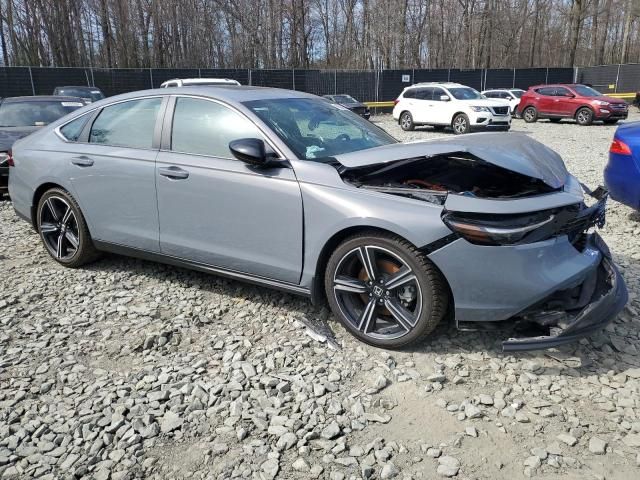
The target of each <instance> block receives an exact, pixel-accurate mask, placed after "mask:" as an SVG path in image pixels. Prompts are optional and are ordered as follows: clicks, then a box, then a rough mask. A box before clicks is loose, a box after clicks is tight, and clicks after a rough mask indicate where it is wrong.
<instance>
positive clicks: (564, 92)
mask: <svg viewBox="0 0 640 480" xmlns="http://www.w3.org/2000/svg"><path fill="white" fill-rule="evenodd" d="M555 95H556V97H568V96H569V95H571V92H570V91H569V90H568V89H566V88H563V87H558V88H556V92H555Z"/></svg>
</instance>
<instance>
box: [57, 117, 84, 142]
mask: <svg viewBox="0 0 640 480" xmlns="http://www.w3.org/2000/svg"><path fill="white" fill-rule="evenodd" d="M89 117H90V115H82V116H81V117H78V118H76V119H75V120H72V121H71V122H69V123H67V124H66V125H64V126H63V127H61V128H60V133H61V134H62V136H63V137H64V138H66V139H67V140H69V141H70V142H77V141H78V138H80V134H81V133H82V129H83V128H84V125H85V124H86V123H87V120H88V118H89Z"/></svg>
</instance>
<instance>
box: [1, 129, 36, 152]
mask: <svg viewBox="0 0 640 480" xmlns="http://www.w3.org/2000/svg"><path fill="white" fill-rule="evenodd" d="M39 128H41V127H2V128H0V152H6V151H7V150H9V149H10V148H11V147H12V146H13V143H14V142H15V141H16V140H20V139H21V138H23V137H26V136H27V135H29V134H30V133H32V132H34V131H36V130H38V129H39Z"/></svg>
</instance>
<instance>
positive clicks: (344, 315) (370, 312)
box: [324, 232, 448, 348]
mask: <svg viewBox="0 0 640 480" xmlns="http://www.w3.org/2000/svg"><path fill="white" fill-rule="evenodd" d="M324 283H325V292H326V296H327V299H328V301H329V306H330V307H331V310H332V311H333V314H334V315H335V316H336V317H337V318H338V319H339V320H340V322H341V323H342V324H343V325H344V327H345V328H346V329H347V330H348V331H349V332H350V333H351V334H352V335H353V336H355V337H356V338H358V339H359V340H362V341H363V342H365V343H368V344H370V345H373V346H375V347H380V348H400V347H404V346H405V345H408V344H410V343H414V342H417V341H419V340H421V339H423V338H424V337H426V336H427V335H429V333H431V332H432V331H433V330H434V329H435V328H436V326H437V325H438V323H439V322H440V320H442V318H443V317H444V314H445V312H446V309H447V303H448V293H447V288H446V286H445V281H444V279H443V277H442V275H441V274H440V272H438V270H437V269H436V268H435V266H434V265H433V264H432V263H431V262H430V261H429V260H428V259H427V258H426V257H425V256H424V255H422V254H421V253H420V252H419V250H418V249H417V248H416V247H414V246H413V245H412V244H411V243H409V242H408V241H406V240H404V239H402V238H400V237H397V236H395V235H391V234H383V233H377V232H375V233H369V234H367V233H363V234H358V235H355V236H353V237H350V238H348V239H347V240H345V241H344V242H343V243H341V244H340V245H339V246H338V247H337V248H336V249H335V251H334V252H333V254H332V255H331V257H330V258H329V261H328V263H327V267H326V270H325V282H324Z"/></svg>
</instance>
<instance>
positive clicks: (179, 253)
mask: <svg viewBox="0 0 640 480" xmlns="http://www.w3.org/2000/svg"><path fill="white" fill-rule="evenodd" d="M11 165H12V167H11V168H10V178H9V189H10V193H11V198H12V201H13V205H14V207H15V210H16V211H17V213H18V214H19V215H20V216H21V217H23V218H24V219H26V220H27V221H29V222H30V223H32V224H33V226H34V228H36V229H37V231H38V232H39V234H40V236H41V238H42V243H43V245H44V248H45V249H46V250H47V252H48V253H49V254H50V255H51V257H52V258H53V259H54V260H56V261H57V262H59V263H60V264H62V265H64V266H67V267H79V266H80V265H83V264H85V263H87V262H89V261H92V260H94V259H96V258H97V257H98V256H99V252H102V251H109V252H117V253H121V254H125V255H131V256H136V257H141V258H147V259H154V260H157V261H161V262H165V263H168V264H172V265H179V266H185V267H189V268H194V269H197V270H201V271H204V272H210V273H213V274H218V275H226V276H229V277H232V278H235V279H239V280H245V281H250V282H255V283H258V284H261V285H265V286H270V287H275V288H279V289H282V290H286V291H288V292H293V293H297V294H302V295H306V296H309V297H311V299H312V301H314V302H322V301H325V300H326V301H328V303H329V305H330V307H331V309H332V310H333V312H334V314H335V315H336V317H338V318H339V319H340V321H341V322H342V323H343V324H344V326H345V327H346V328H347V329H348V330H349V331H350V332H351V333H352V334H353V335H355V336H356V337H358V338H359V339H361V340H362V341H365V342H367V343H370V344H372V345H376V346H379V347H385V348H398V347H402V346H404V345H407V344H409V343H411V342H415V341H418V340H420V339H422V338H424V337H425V336H427V335H428V334H430V333H431V332H432V331H433V330H434V329H435V328H436V326H437V325H438V324H439V323H440V322H441V321H442V320H443V319H445V318H447V319H449V318H451V319H453V320H454V321H455V324H456V326H457V327H458V328H464V329H480V328H488V327H496V326H500V327H505V326H506V327H517V329H515V330H513V329H512V331H518V332H532V333H526V334H525V336H522V334H521V333H519V334H518V335H516V334H513V336H511V337H510V338H508V339H507V340H506V341H505V342H504V343H503V347H504V348H505V349H506V350H518V349H532V348H547V347H551V346H556V345H559V344H561V343H566V342H570V341H574V340H575V339H577V338H579V337H581V336H585V335H588V334H590V333H592V332H593V331H595V330H597V329H599V328H602V327H603V326H604V325H605V324H606V323H607V322H608V321H610V320H611V319H612V318H613V317H614V316H615V315H616V314H617V313H618V312H619V311H620V310H621V309H622V308H623V306H624V305H625V303H626V301H627V292H626V287H625V285H624V282H623V280H622V278H621V276H620V274H619V273H618V271H617V269H616V267H615V265H614V263H613V262H612V260H611V255H610V254H609V251H608V249H607V247H606V245H605V244H604V242H603V241H602V240H601V239H600V237H599V236H598V234H597V233H594V232H593V228H594V227H596V226H602V225H603V223H604V215H605V202H606V197H607V193H606V192H605V191H602V190H598V191H596V192H588V193H589V195H586V197H585V195H584V193H583V189H582V187H581V185H580V183H579V182H578V181H577V180H576V179H575V178H574V177H573V176H571V175H570V174H569V173H568V172H567V170H566V169H565V166H564V164H563V162H562V159H561V158H560V157H559V156H558V155H557V154H556V153H555V152H553V151H551V150H549V149H548V148H546V147H545V146H544V145H542V144H540V143H537V142H535V141H533V140H531V139H529V138H528V137H526V136H524V135H519V134H514V133H510V134H501V133H486V134H476V135H468V136H466V137H464V138H459V137H455V138H454V137H450V138H447V139H442V140H433V141H424V142H415V143H410V144H401V143H398V142H397V141H396V140H395V139H393V138H392V137H391V136H389V135H388V134H387V133H385V132H384V131H383V130H381V129H379V128H378V127H376V126H375V125H374V124H372V123H370V122H367V121H366V120H363V119H362V118H360V117H359V116H357V115H355V114H354V113H352V112H350V111H348V110H346V109H344V108H342V107H340V106H336V105H333V104H330V103H328V102H326V101H325V100H322V99H320V98H318V97H315V96H313V95H308V94H304V93H299V92H292V91H287V90H277V89H266V88H255V87H224V86H219V87H199V88H190V87H183V88H167V89H161V90H148V91H141V92H134V93H130V94H126V95H121V96H118V97H111V98H109V99H106V100H102V101H99V102H96V103H93V104H91V105H88V106H86V107H84V108H83V109H80V110H77V111H76V112H74V113H73V114H71V115H69V116H67V117H65V118H63V119H62V120H60V121H57V122H55V123H53V124H52V125H50V126H47V127H45V128H43V129H41V130H40V131H38V132H36V133H34V134H32V135H31V136H29V137H28V138H25V139H22V140H19V141H18V142H16V144H15V145H14V148H13V158H12V162H11ZM585 198H587V200H588V201H585ZM587 203H588V204H587ZM509 335H511V333H509Z"/></svg>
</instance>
